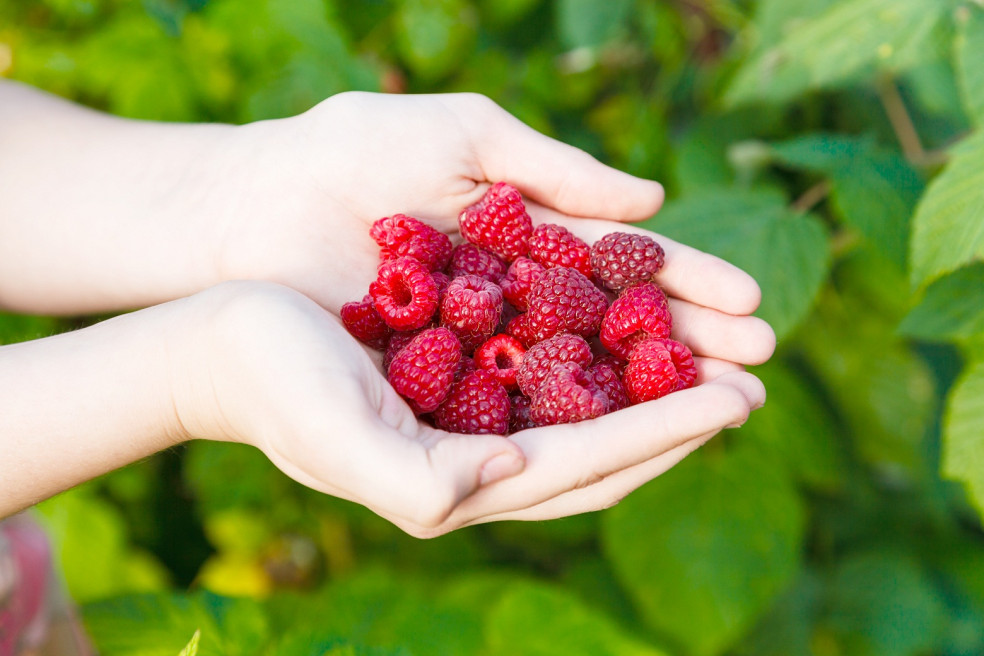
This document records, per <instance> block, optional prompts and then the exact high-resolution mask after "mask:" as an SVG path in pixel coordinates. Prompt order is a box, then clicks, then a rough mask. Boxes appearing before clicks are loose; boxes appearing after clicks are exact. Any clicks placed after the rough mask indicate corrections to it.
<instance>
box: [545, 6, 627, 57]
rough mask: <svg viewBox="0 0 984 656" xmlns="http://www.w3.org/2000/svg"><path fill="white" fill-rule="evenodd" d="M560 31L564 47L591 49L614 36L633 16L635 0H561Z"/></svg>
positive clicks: (558, 15)
mask: <svg viewBox="0 0 984 656" xmlns="http://www.w3.org/2000/svg"><path fill="white" fill-rule="evenodd" d="M555 6H556V12H557V13H556V19H557V34H558V35H559V36H560V40H561V43H563V45H564V47H565V48H568V49H571V50H573V49H574V48H592V47H596V46H600V45H602V44H603V43H605V42H606V41H609V40H610V39H612V38H614V37H615V36H617V35H618V34H619V32H620V31H621V30H622V28H624V26H625V24H626V22H627V20H628V19H629V18H630V16H631V12H632V6H633V2H632V0H606V1H605V2H597V1H596V0H558V1H557V3H556V5H555Z"/></svg>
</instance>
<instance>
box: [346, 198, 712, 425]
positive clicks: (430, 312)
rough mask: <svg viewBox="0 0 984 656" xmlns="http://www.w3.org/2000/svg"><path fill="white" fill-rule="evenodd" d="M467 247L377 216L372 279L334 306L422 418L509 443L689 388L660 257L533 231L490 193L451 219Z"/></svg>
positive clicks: (636, 246)
mask: <svg viewBox="0 0 984 656" xmlns="http://www.w3.org/2000/svg"><path fill="white" fill-rule="evenodd" d="M458 222H459V226H460V229H461V235H462V237H464V239H465V242H464V243H462V244H460V245H458V246H453V245H452V243H451V240H450V239H449V238H448V236H447V235H445V234H444V233H442V232H439V231H437V230H435V229H434V228H432V227H430V226H429V225H427V224H425V223H423V222H421V221H419V220H417V219H415V218H412V217H410V216H406V215H403V214H395V215H393V216H391V217H386V218H382V219H379V220H378V221H376V222H375V223H374V224H373V225H372V228H371V229H370V231H369V234H370V235H371V236H372V238H373V239H374V240H375V241H376V243H377V244H379V248H380V260H381V263H380V265H379V270H378V275H377V278H376V280H375V281H374V282H373V283H372V284H371V285H370V286H369V293H368V294H367V295H366V296H365V298H363V299H362V301H359V302H351V303H346V304H345V305H344V306H343V307H342V309H341V316H342V321H343V323H344V324H345V327H346V328H347V329H348V331H349V332H350V333H351V334H352V335H353V336H355V337H356V338H357V339H359V340H360V341H361V342H363V343H365V344H367V345H368V346H370V347H372V348H375V349H378V350H379V351H382V352H383V353H384V354H385V355H384V358H383V366H384V368H385V370H386V375H387V378H388V380H389V382H390V384H392V386H393V388H394V389H395V390H396V391H397V392H398V393H399V394H400V395H401V396H402V397H403V398H404V399H406V401H407V403H408V404H409V405H410V407H411V408H412V409H413V411H414V412H415V413H416V414H417V416H418V417H421V418H422V419H425V420H427V421H430V422H431V423H432V424H433V425H435V426H437V427H438V428H441V429H443V430H447V431H451V432H454V433H472V434H474V433H492V434H498V435H507V434H509V433H514V432H517V431H520V430H523V429H526V428H532V427H534V426H546V425H550V424H561V423H573V422H578V421H583V420H585V419H594V418H595V417H600V416H602V415H604V414H607V413H609V412H614V411H616V410H620V409H622V408H624V407H626V406H628V405H631V404H635V403H642V402H643V401H649V400H651V399H656V398H659V397H661V396H664V395H666V394H669V393H671V392H675V391H677V390H681V389H686V388H688V387H690V386H692V385H693V383H694V379H695V378H696V375H697V371H696V368H695V366H694V360H693V356H692V354H691V352H690V349H688V348H687V347H686V346H684V345H683V344H681V343H680V342H677V341H675V340H672V339H670V328H671V327H672V318H671V316H670V310H669V305H668V303H667V300H666V295H665V294H664V293H663V290H662V289H660V287H659V286H658V285H657V284H656V283H655V282H653V280H652V278H653V276H654V275H655V274H656V273H657V272H658V271H659V270H660V268H661V267H662V266H663V258H664V254H663V249H662V247H661V246H660V245H659V244H658V243H657V242H656V241H654V240H653V239H651V238H649V237H646V236H644V235H638V234H630V233H625V232H613V233H610V234H607V235H605V236H604V237H602V238H601V239H599V240H598V241H597V242H595V243H594V244H593V245H591V246H589V245H588V244H587V243H586V242H584V241H583V240H581V239H580V238H579V237H577V236H575V235H574V234H573V233H571V232H570V231H568V230H567V229H566V228H564V227H562V226H559V225H554V224H549V223H545V224H542V225H538V226H537V227H536V228H534V227H533V223H532V221H531V220H530V217H529V214H527V212H526V207H525V205H524V204H523V199H522V196H521V195H520V193H519V191H518V190H517V189H516V188H515V187H512V186H511V185H509V184H506V183H504V182H499V183H496V184H495V185H493V186H492V187H491V188H490V189H489V190H488V192H486V194H485V195H484V196H483V198H482V199H481V200H480V201H479V202H478V203H476V204H475V205H472V206H471V207H468V208H466V209H465V210H464V211H463V212H462V213H461V215H460V216H459V218H458Z"/></svg>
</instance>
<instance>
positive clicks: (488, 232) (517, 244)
mask: <svg viewBox="0 0 984 656" xmlns="http://www.w3.org/2000/svg"><path fill="white" fill-rule="evenodd" d="M458 225H459V227H460V228H461V236H462V237H464V238H465V239H466V240H468V241H469V242H471V243H472V244H475V245H476V246H481V247H482V248H486V249H488V250H490V251H492V252H493V253H495V254H496V255H498V256H499V257H501V258H503V259H505V260H506V261H507V262H512V261H513V260H515V259H516V258H517V257H520V256H521V255H526V253H527V251H529V241H530V235H531V234H532V233H533V222H532V221H531V220H530V215H529V214H527V213H526V206H525V205H524V204H523V197H522V196H521V195H520V193H519V191H518V190H517V189H516V188H515V187H513V186H512V185H510V184H506V183H505V182H497V183H495V184H494V185H492V187H491V188H489V190H488V191H486V192H485V195H484V196H483V197H482V200H480V201H478V202H477V203H475V204H474V205H472V206H471V207H468V208H466V209H465V211H463V212H462V213H461V215H460V216H459V217H458Z"/></svg>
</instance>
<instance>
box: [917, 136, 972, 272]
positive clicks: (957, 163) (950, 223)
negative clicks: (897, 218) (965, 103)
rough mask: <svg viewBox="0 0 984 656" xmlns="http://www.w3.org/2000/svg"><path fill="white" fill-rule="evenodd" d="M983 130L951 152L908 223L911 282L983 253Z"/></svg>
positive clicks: (952, 269)
mask: <svg viewBox="0 0 984 656" xmlns="http://www.w3.org/2000/svg"><path fill="white" fill-rule="evenodd" d="M982 189H984V132H981V133H979V134H975V135H974V136H972V137H970V138H968V139H967V140H966V141H965V142H963V143H961V144H960V145H959V146H958V147H957V148H955V149H954V151H953V158H952V159H951V160H950V162H949V164H947V166H946V168H944V169H943V172H942V173H940V174H939V175H938V176H937V177H936V178H935V179H934V180H933V181H932V182H931V183H930V184H929V187H928V188H927V190H926V193H925V194H924V195H923V197H922V200H921V201H920V202H919V206H918V207H917V208H916V215H915V218H913V226H912V230H913V232H912V251H911V267H912V283H913V284H915V285H924V284H926V283H928V282H931V281H932V280H934V279H935V278H937V277H939V276H940V275H942V274H945V273H949V272H951V271H954V270H955V269H957V268H959V267H961V266H963V265H965V264H969V263H970V262H973V261H974V260H980V259H982V258H984V193H981V190H982Z"/></svg>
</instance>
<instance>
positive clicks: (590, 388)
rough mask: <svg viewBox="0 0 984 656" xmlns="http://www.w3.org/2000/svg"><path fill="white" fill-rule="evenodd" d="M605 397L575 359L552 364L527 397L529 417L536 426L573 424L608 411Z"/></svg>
mask: <svg viewBox="0 0 984 656" xmlns="http://www.w3.org/2000/svg"><path fill="white" fill-rule="evenodd" d="M608 405H609V402H608V397H607V396H605V393H604V392H603V391H602V390H601V389H599V387H598V386H597V385H595V383H594V382H593V381H592V380H591V379H590V378H589V377H588V376H587V374H586V373H585V371H584V369H583V368H581V367H580V366H579V365H578V364H577V363H575V362H565V363H563V364H557V365H554V367H553V368H552V369H551V370H550V372H549V373H548V374H547V377H546V378H544V379H543V382H542V383H541V384H540V386H539V388H537V390H536V394H534V395H533V396H532V397H531V398H530V419H531V420H533V421H534V422H536V424H537V425H539V426H551V425H553V424H573V423H576V422H579V421H584V420H585V419H594V418H596V417H600V416H602V415H603V414H605V413H607V412H608Z"/></svg>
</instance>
